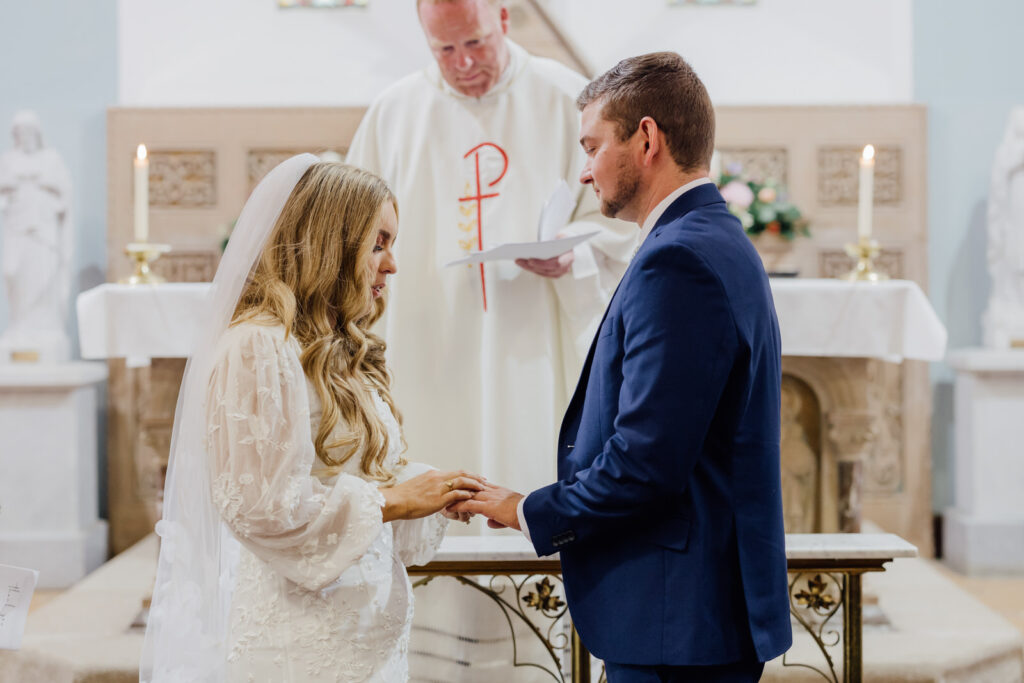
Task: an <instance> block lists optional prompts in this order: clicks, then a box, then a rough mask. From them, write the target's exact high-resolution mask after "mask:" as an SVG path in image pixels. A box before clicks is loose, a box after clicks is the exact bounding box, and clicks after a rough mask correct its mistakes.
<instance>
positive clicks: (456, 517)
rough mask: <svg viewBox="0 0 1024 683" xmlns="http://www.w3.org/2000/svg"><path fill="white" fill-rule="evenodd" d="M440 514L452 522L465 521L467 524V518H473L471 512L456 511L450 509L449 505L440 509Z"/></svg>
mask: <svg viewBox="0 0 1024 683" xmlns="http://www.w3.org/2000/svg"><path fill="white" fill-rule="evenodd" d="M441 514H442V515H444V516H445V517H447V518H448V519H450V520H452V521H454V522H465V523H466V524H469V520H471V519H473V513H472V512H456V511H455V510H452V509H451V506H449V507H446V508H445V509H444V510H441Z"/></svg>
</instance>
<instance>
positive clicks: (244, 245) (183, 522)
mask: <svg viewBox="0 0 1024 683" xmlns="http://www.w3.org/2000/svg"><path fill="white" fill-rule="evenodd" d="M318 161H319V159H317V157H315V156H313V155H312V154H301V155H299V156H295V157H292V158H291V159H288V160H287V161H285V162H283V163H282V164H280V165H279V166H277V167H276V168H274V169H273V170H272V171H270V173H268V174H267V176H266V177H265V178H264V179H263V180H262V181H261V182H260V184H259V185H257V186H256V189H255V190H253V192H252V195H251V196H250V197H249V201H247V202H246V204H245V207H244V208H243V209H242V213H241V215H240V216H239V217H238V221H237V222H236V223H235V228H234V230H233V231H232V233H231V239H230V241H229V242H228V246H227V249H226V250H225V252H224V256H223V258H222V259H221V262H220V267H219V268H218V269H217V274H216V276H215V277H214V279H213V285H212V287H211V288H210V293H209V295H208V296H207V299H206V302H205V305H204V307H203V310H202V311H200V312H198V314H199V315H201V316H202V317H203V320H202V323H201V324H200V325H199V327H198V329H199V333H198V334H197V335H196V338H195V339H194V340H193V346H192V354H191V355H190V356H189V360H188V365H187V366H186V368H185V376H184V379H183V380H182V383H181V390H180V392H179V393H178V405H177V409H176V410H175V413H174V432H173V434H172V437H171V451H170V461H169V464H168V469H167V480H166V483H165V485H164V504H163V519H162V520H161V521H160V522H159V523H158V524H157V525H156V530H157V534H158V535H159V536H160V538H161V546H160V560H159V562H158V564H157V572H156V584H155V586H154V588H153V603H152V607H151V608H150V613H149V625H148V627H147V629H146V642H145V646H144V647H143V652H142V663H141V669H140V681H142V682H143V683H150V682H152V683H172V682H173V683H179V682H180V683H215V682H219V681H222V680H223V679H224V656H225V638H226V635H227V625H228V610H229V607H230V603H231V589H232V586H233V585H234V574H235V562H236V560H237V557H238V543H237V541H235V540H234V538H233V537H232V536H231V535H230V533H229V532H228V531H227V529H226V528H225V526H224V525H223V524H222V523H221V521H220V516H219V514H218V512H217V508H216V507H215V506H214V504H213V501H212V498H211V491H210V469H209V462H208V459H207V455H206V448H205V445H204V442H203V441H204V434H205V433H206V406H205V399H206V391H207V383H208V381H209V378H210V373H211V371H212V369H213V362H214V360H215V359H214V357H213V355H214V349H215V348H216V346H217V339H218V338H219V337H220V335H221V334H222V333H223V332H224V331H225V330H226V329H227V328H228V325H229V324H230V323H231V316H232V314H233V313H234V310H235V306H236V305H237V303H238V299H239V297H240V296H241V293H242V288H243V287H244V285H245V282H246V279H247V278H248V276H249V273H250V271H251V270H252V267H253V265H254V264H255V263H256V260H257V259H258V258H259V255H260V253H261V252H262V250H263V245H264V244H265V243H266V241H267V237H268V236H269V235H270V232H271V229H272V228H273V227H274V223H275V222H276V221H277V217H278V215H279V214H280V213H281V209H282V208H283V207H284V204H285V202H286V201H287V199H288V197H289V195H291V192H292V190H293V189H294V187H295V185H296V183H298V181H299V179H300V178H301V177H302V176H303V174H304V173H305V172H306V171H307V170H308V169H309V167H310V166H311V165H313V164H314V163H316V162H318Z"/></svg>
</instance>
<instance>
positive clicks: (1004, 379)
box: [943, 349, 1024, 574]
mask: <svg viewBox="0 0 1024 683" xmlns="http://www.w3.org/2000/svg"><path fill="white" fill-rule="evenodd" d="M949 364H950V365H951V366H952V367H953V369H954V370H956V390H955V391H956V393H955V419H956V456H955V458H956V460H955V466H954V474H955V485H954V507H953V508H952V509H950V510H948V511H947V512H946V515H945V520H944V523H943V528H944V547H945V556H946V558H947V561H948V562H949V564H950V565H951V566H952V567H953V568H955V569H956V570H958V571H961V572H964V573H970V574H995V573H1014V574H1024V350H1019V351H1018V350H1006V351H1003V350H994V349H965V350H963V351H957V352H955V353H953V354H950V361H949Z"/></svg>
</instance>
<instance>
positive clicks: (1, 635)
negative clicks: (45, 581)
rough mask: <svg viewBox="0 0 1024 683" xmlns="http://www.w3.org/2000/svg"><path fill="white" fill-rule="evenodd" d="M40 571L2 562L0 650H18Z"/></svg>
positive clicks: (0, 571)
mask: <svg viewBox="0 0 1024 683" xmlns="http://www.w3.org/2000/svg"><path fill="white" fill-rule="evenodd" d="M38 579H39V572H38V571H36V570H35V569H24V568H22V567H11V566H8V565H5V564H0V650H17V649H19V648H20V647H21V638H22V636H24V635H25V619H26V618H27V617H28V606H29V603H31V602H32V593H34V592H35V590H36V581H37V580H38Z"/></svg>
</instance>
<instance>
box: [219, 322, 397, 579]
mask: <svg viewBox="0 0 1024 683" xmlns="http://www.w3.org/2000/svg"><path fill="white" fill-rule="evenodd" d="M245 328H247V329H245ZM278 329H279V328H278ZM228 334H229V335H230V338H229V339H228V340H227V341H228V343H227V344H226V348H225V349H224V351H223V352H222V353H221V355H220V357H219V360H218V362H217V364H216V366H215V368H214V371H213V374H212V376H211V379H210V384H209V387H208V395H207V444H208V448H209V453H210V461H211V462H210V464H211V467H212V472H211V481H212V482H213V484H212V486H213V491H212V496H213V501H214V503H215V504H216V506H217V508H218V510H219V511H220V515H221V518H222V519H223V520H224V521H225V522H226V523H227V525H228V527H229V528H230V529H231V531H232V532H233V533H234V535H235V536H236V537H237V538H238V539H239V541H241V542H242V543H243V544H244V545H245V546H246V547H247V548H248V549H249V550H250V551H252V552H253V553H254V554H255V555H257V556H258V557H260V558H261V559H263V560H264V561H266V562H267V563H268V564H270V566H271V567H272V568H273V569H274V570H275V571H277V572H278V573H280V574H282V575H283V576H285V577H287V578H288V579H290V580H292V581H294V582H295V583H297V584H299V585H301V586H303V587H305V588H307V589H310V590H319V589H320V588H322V587H323V586H325V585H327V584H329V583H330V582H331V581H333V580H335V579H337V578H338V576H340V574H341V573H342V572H343V571H344V570H345V569H346V568H347V567H349V566H350V565H352V564H353V563H354V562H356V561H357V560H358V559H359V558H360V557H361V556H362V555H363V554H364V553H365V552H366V550H367V548H368V547H369V546H370V544H371V543H372V542H373V540H374V538H376V536H377V535H378V534H379V533H380V532H381V529H382V524H383V522H382V519H381V512H380V509H381V506H382V505H383V504H384V498H383V496H382V495H381V494H380V492H379V491H378V490H377V487H376V486H374V485H372V484H371V483H369V482H366V481H363V480H362V479H359V478H358V477H354V476H351V475H347V474H342V475H340V476H339V477H338V479H337V481H336V483H334V484H333V485H332V486H330V487H327V486H324V485H323V484H321V483H320V481H319V480H318V479H317V478H316V477H314V476H312V475H311V471H312V467H313V463H314V460H315V457H316V454H315V449H314V447H313V438H312V432H311V428H310V422H309V397H308V396H307V394H306V386H305V376H304V374H303V371H302V366H301V364H300V362H299V359H298V355H297V354H296V352H295V350H294V349H293V347H292V346H291V345H289V344H288V343H287V342H286V341H285V340H284V339H283V337H281V335H280V334H275V329H274V328H269V327H262V326H258V325H243V326H239V328H235V329H233V330H231V331H229V333H228Z"/></svg>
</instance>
